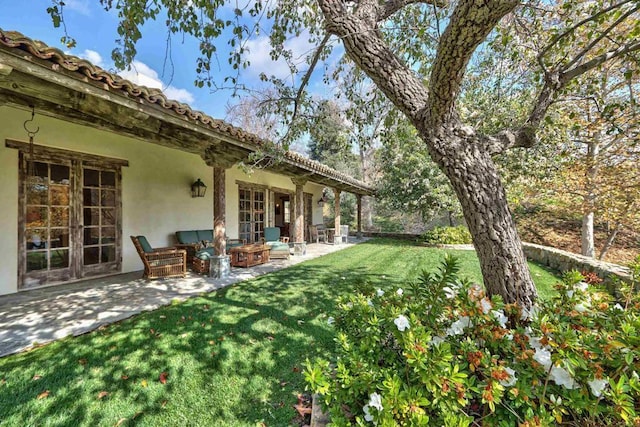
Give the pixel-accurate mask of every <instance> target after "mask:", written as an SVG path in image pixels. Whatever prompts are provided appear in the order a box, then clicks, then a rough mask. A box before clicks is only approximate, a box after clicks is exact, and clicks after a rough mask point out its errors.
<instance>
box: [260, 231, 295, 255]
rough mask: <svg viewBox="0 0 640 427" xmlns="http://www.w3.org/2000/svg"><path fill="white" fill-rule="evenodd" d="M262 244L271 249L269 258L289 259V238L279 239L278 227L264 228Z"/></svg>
mask: <svg viewBox="0 0 640 427" xmlns="http://www.w3.org/2000/svg"><path fill="white" fill-rule="evenodd" d="M262 239H263V243H264V244H265V245H267V246H269V247H270V248H271V250H270V251H269V258H280V259H289V255H290V252H289V238H288V237H280V229H279V228H278V227H265V228H264V237H263V238H262Z"/></svg>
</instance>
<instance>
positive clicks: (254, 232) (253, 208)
mask: <svg viewBox="0 0 640 427" xmlns="http://www.w3.org/2000/svg"><path fill="white" fill-rule="evenodd" d="M238 190H239V206H238V212H239V218H238V225H239V229H238V234H239V236H238V237H239V238H240V239H245V240H246V241H247V243H255V242H260V240H261V239H262V237H263V236H264V227H265V223H264V222H265V207H266V201H265V193H266V191H265V190H264V189H257V188H248V187H239V189H238Z"/></svg>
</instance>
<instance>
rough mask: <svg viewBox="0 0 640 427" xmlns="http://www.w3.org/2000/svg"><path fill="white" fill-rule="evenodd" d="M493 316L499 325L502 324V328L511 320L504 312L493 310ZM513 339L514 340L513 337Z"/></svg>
mask: <svg viewBox="0 0 640 427" xmlns="http://www.w3.org/2000/svg"><path fill="white" fill-rule="evenodd" d="M491 314H493V317H495V318H496V320H497V321H498V323H500V326H502V327H503V328H504V327H506V326H507V322H508V321H509V318H508V317H507V316H505V315H504V312H503V311H502V310H493V311H491ZM511 337H512V338H513V335H512V336H511Z"/></svg>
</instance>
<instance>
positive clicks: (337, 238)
mask: <svg viewBox="0 0 640 427" xmlns="http://www.w3.org/2000/svg"><path fill="white" fill-rule="evenodd" d="M340 193H341V191H340V190H339V189H337V188H334V189H333V194H334V195H335V206H334V207H335V209H334V213H335V223H334V227H335V229H336V231H335V234H334V236H333V242H334V243H340V242H342V237H340Z"/></svg>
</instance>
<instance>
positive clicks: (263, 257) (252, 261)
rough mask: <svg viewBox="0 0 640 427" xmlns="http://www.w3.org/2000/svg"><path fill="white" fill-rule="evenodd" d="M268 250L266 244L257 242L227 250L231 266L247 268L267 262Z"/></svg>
mask: <svg viewBox="0 0 640 427" xmlns="http://www.w3.org/2000/svg"><path fill="white" fill-rule="evenodd" d="M269 250H270V247H269V246H268V245H262V244H259V243H258V244H254V245H243V246H236V247H233V248H231V249H230V250H229V254H230V255H231V266H232V267H245V268H247V267H253V266H254V265H259V264H264V263H265V262H269Z"/></svg>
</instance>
